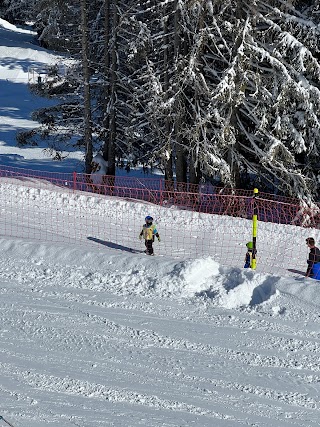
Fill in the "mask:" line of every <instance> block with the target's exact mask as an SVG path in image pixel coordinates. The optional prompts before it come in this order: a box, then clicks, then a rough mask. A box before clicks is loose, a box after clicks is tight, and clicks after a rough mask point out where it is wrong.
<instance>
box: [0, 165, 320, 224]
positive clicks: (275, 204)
mask: <svg viewBox="0 0 320 427" xmlns="http://www.w3.org/2000/svg"><path fill="white" fill-rule="evenodd" d="M0 177H6V178H16V179H18V180H25V179H27V178H29V179H33V180H44V181H46V182H50V183H52V184H53V185H55V186H57V187H60V188H61V187H63V188H68V189H72V190H73V191H84V192H89V193H94V194H97V195H101V196H102V195H103V196H116V197H121V198H127V199H136V200H143V201H146V202H149V203H154V204H158V205H160V206H166V207H170V206H175V207H177V208H179V209H186V210H190V211H193V212H199V213H200V212H202V213H209V214H216V215H229V216H234V217H239V218H251V217H252V213H253V211H252V208H253V198H252V196H253V194H252V190H241V189H231V188H226V187H216V186H213V185H212V184H209V183H206V184H190V183H177V182H172V181H165V180H164V179H161V178H137V177H128V176H116V177H114V176H107V175H94V174H92V175H87V174H83V173H77V172H73V173H59V172H46V171H45V172H43V171H35V170H30V169H21V168H14V167H8V166H5V167H4V166H2V167H1V165H0ZM254 203H255V206H256V209H257V211H258V216H259V221H265V222H272V223H279V224H293V225H297V226H304V227H311V228H318V225H319V224H320V208H318V207H317V206H316V205H313V206H311V207H310V206H306V205H305V206H303V205H301V203H300V202H299V201H298V200H297V199H294V198H289V197H284V196H278V195H275V194H269V193H263V192H260V193H259V194H258V196H257V197H255V200H254Z"/></svg>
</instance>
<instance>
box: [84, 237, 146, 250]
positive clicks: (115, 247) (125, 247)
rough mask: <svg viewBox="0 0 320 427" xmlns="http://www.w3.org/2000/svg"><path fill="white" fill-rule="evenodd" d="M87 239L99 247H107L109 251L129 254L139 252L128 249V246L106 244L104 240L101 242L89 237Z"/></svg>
mask: <svg viewBox="0 0 320 427" xmlns="http://www.w3.org/2000/svg"><path fill="white" fill-rule="evenodd" d="M87 239H88V240H91V241H92V242H96V243H99V244H100V245H103V246H107V247H108V248H111V249H118V250H121V251H126V252H131V253H135V252H141V251H137V250H135V249H132V248H129V247H128V246H123V245H118V244H117V243H113V242H108V241H106V240H101V239H98V238H96V237H91V236H89V237H87Z"/></svg>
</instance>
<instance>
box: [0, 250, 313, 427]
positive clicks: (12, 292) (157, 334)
mask: <svg viewBox="0 0 320 427" xmlns="http://www.w3.org/2000/svg"><path fill="white" fill-rule="evenodd" d="M43 250H44V249H43V248H42V250H41V251H43ZM33 251H34V253H33ZM35 255H36V256H35ZM97 256H98V254H97ZM131 257H136V260H138V259H139V257H138V256H136V255H132V256H131ZM47 259H49V258H46V257H43V258H42V259H41V258H39V257H38V256H37V249H32V250H31V251H30V255H29V256H28V257H27V258H26V259H24V260H21V259H20V260H17V259H15V258H10V257H8V256H6V257H5V259H2V262H1V268H0V274H1V277H2V287H1V290H0V292H1V308H0V316H1V324H2V325H4V327H3V329H2V330H1V340H2V350H1V359H0V360H1V363H0V366H1V373H2V377H4V378H5V381H4V382H3V383H4V384H5V386H3V385H2V386H1V388H0V396H2V395H11V396H13V397H14V398H15V399H16V401H17V404H18V407H19V405H23V406H24V405H27V406H28V407H29V410H28V416H29V419H30V423H31V422H32V420H38V421H39V422H40V423H41V422H42V423H47V422H48V420H49V419H51V421H50V424H51V423H53V424H52V425H61V422H62V421H63V425H65V426H69V425H70V426H71V425H79V426H82V425H84V424H83V423H82V421H81V420H82V418H81V417H80V418H79V419H74V417H73V416H72V415H71V414H72V409H73V403H72V402H73V398H76V397H77V398H81V399H82V400H83V405H82V411H83V412H84V414H85V413H86V412H87V411H88V412H90V413H91V412H93V411H94V412H95V413H96V420H94V419H93V418H95V417H93V418H92V415H90V419H91V422H92V423H93V424H91V425H92V426H98V425H108V424H105V423H103V422H102V421H101V420H102V419H109V418H110V411H115V410H116V411H117V415H116V418H117V421H115V424H110V425H120V426H122V425H123V426H124V425H128V424H126V422H125V420H124V419H122V417H121V415H120V414H121V411H122V410H123V411H124V409H123V408H124V407H125V408H126V409H125V411H124V412H123V414H127V413H128V411H129V413H130V416H131V417H132V419H131V421H129V425H139V426H140V425H142V426H143V425H146V426H147V425H152V426H164V425H168V426H169V425H172V426H173V425H179V426H180V425H181V426H182V425H193V424H195V425H199V426H200V425H201V426H212V425H213V424H214V425H215V426H235V425H239V426H242V425H244V426H246V425H248V426H249V425H250V426H253V425H255V426H261V427H262V426H267V425H270V422H271V423H274V422H276V424H271V425H281V426H287V425H288V426H301V425H308V426H316V425H318V416H319V407H320V406H319V391H320V363H319V361H320V358H319V354H320V352H319V348H320V342H319V332H318V330H319V325H320V317H319V315H318V312H317V307H314V311H313V310H310V306H308V307H309V310H307V307H304V303H303V301H302V302H301V304H299V305H298V309H300V311H301V313H303V315H304V317H301V323H300V324H299V322H296V320H294V319H296V317H294V318H292V319H291V316H293V313H294V314H295V312H296V310H297V300H296V299H294V298H293V297H292V296H283V295H282V294H281V295H279V293H278V294H277V295H274V296H273V297H272V298H271V299H270V300H268V301H265V302H264V303H263V304H262V305H257V306H256V307H250V308H248V307H239V308H238V309H237V310H232V311H231V310H224V309H223V307H222V308H221V313H219V307H217V306H216V305H215V304H216V303H215V301H214V299H211V300H210V299H204V298H201V297H199V296H198V297H191V298H190V297H189V298H185V297H184V295H183V294H180V295H178V294H177V293H176V294H174V293H172V294H171V293H170V292H169V290H168V292H165V291H164V289H163V288H161V289H160V290H159V291H158V292H157V281H159V280H160V278H157V277H154V276H152V275H150V277H148V275H146V271H144V270H143V268H142V265H140V266H138V267H137V269H136V272H134V271H130V269H129V273H127V272H125V273H124V272H123V271H119V270H118V268H116V267H117V266H118V264H117V263H116V262H113V258H112V257H111V258H110V259H107V260H105V264H104V265H103V267H102V268H101V269H100V271H99V269H98V270H97V269H94V268H92V269H90V268H88V267H84V266H83V265H68V263H67V264H62V263H59V262H58V261H57V260H52V262H48V261H47ZM84 265H86V264H84ZM106 266H108V268H107V269H106ZM124 275H125V277H126V278H127V279H128V280H123V276H124ZM155 276H156V275H155ZM158 286H159V287H160V285H159V283H158ZM168 286H169V285H168ZM142 289H144V292H142ZM283 298H284V300H283ZM6 300H8V301H9V302H10V303H6ZM291 300H293V301H291ZM12 301H15V303H14V304H13V305H12ZM281 301H282V303H283V305H284V306H285V307H286V310H284V311H283V312H281V309H279V308H277V310H279V311H280V314H278V316H279V317H280V318H281V321H280V322H277V316H275V315H274V311H275V307H278V305H279V303H280V304H281ZM30 307H32V308H30ZM217 310H218V312H217ZM283 318H285V319H287V320H286V321H285V322H284V321H283ZM17 319H19V321H18V322H17ZM306 325H307V326H308V327H307V328H306ZM220 330H221V332H220ZM226 331H228V333H227V334H226ZM12 335H14V336H15V337H16V341H18V342H21V343H23V346H22V347H21V350H19V348H14V347H13V346H12V342H11V336H12ZM186 336H188V339H186V338H185V337H186ZM29 349H30V351H28V350H29ZM35 351H36V352H37V354H38V359H37V360H34V358H33V355H34V352H35ZM70 354H72V355H74V358H72V359H71V360H70ZM61 365H62V366H61ZM25 366H29V369H28V370H26V369H25ZM57 368H59V371H60V374H61V376H57V375H55V374H54V373H55V372H56V371H57ZM235 370H236V371H237V372H238V380H237V381H235V378H234V371H235ZM62 374H63V376H62ZM204 374H206V375H205V376H204ZM128 384H130V389H129V388H128ZM155 385H157V387H156V389H157V394H155V392H154V389H155ZM159 390H160V391H159ZM297 390H299V391H297ZM301 390H303V392H301ZM45 392H49V395H50V396H52V402H51V401H49V402H47V404H46V405H43V404H42V405H41V409H40V408H39V412H38V404H37V399H39V400H41V396H42V393H45ZM37 396H38V397H37ZM64 396H65V397H64ZM257 399H258V404H257ZM101 400H103V401H104V402H105V403H104V404H103V405H102V406H101V404H99V402H100V401H101ZM56 401H60V402H61V408H60V409H59V411H58V412H59V414H60V415H59V417H60V419H59V418H57V417H58V416H57V411H56V408H55V411H54V413H55V415H54V417H53V418H54V419H52V418H51V415H50V413H51V409H50V407H51V404H55V405H56V403H54V402H56ZM128 406H129V408H130V409H128ZM142 407H143V410H142V409H141V408H142ZM222 407H223V408H224V410H223V412H222V411H221V408H222ZM32 408H33V409H32ZM115 408H117V409H115ZM139 408H140V409H139ZM146 408H147V412H148V413H149V416H148V418H146V419H145V421H144V420H143V416H145V414H146ZM160 409H161V410H162V411H163V410H164V412H165V415H163V414H162V416H161V417H160V418H159V419H158V418H157V411H159V410H160ZM172 413H173V414H174V419H177V420H179V421H177V424H175V423H171V421H172ZM143 414H144V415H143ZM248 415H250V417H249V419H250V421H248ZM126 416H127V415H126ZM139 417H140V418H139ZM84 418H85V415H84ZM137 419H140V421H139V423H138V422H137ZM150 420H151V421H150ZM165 420H166V421H165ZM170 420H171V421H170ZM252 420H254V422H253V421H252ZM268 420H269V421H268ZM166 422H167V424H166ZM130 423H131V424H130ZM301 423H304V424H301ZM30 425H31V424H30ZM39 425H40V424H39Z"/></svg>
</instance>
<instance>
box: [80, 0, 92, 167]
mask: <svg viewBox="0 0 320 427" xmlns="http://www.w3.org/2000/svg"><path fill="white" fill-rule="evenodd" d="M80 4H81V30H82V70H83V86H84V143H85V147H86V153H85V172H86V173H88V174H90V173H91V170H92V165H91V164H92V156H93V149H92V121H91V99H90V70H89V40H88V11H87V2H86V0H81V3H80Z"/></svg>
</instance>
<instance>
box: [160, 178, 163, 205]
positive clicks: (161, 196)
mask: <svg viewBox="0 0 320 427" xmlns="http://www.w3.org/2000/svg"><path fill="white" fill-rule="evenodd" d="M159 187H160V206H162V205H163V194H162V179H161V178H160V185H159Z"/></svg>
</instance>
